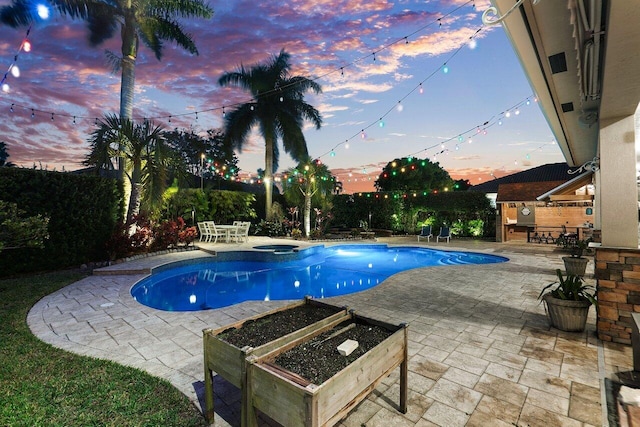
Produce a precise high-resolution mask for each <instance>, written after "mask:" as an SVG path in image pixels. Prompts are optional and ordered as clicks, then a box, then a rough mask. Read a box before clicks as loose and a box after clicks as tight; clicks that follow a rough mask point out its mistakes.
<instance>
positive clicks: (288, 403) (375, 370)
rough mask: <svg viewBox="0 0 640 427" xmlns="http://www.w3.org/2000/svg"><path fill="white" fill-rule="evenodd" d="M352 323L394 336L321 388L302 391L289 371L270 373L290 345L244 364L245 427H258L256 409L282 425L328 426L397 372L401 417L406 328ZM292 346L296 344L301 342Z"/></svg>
mask: <svg viewBox="0 0 640 427" xmlns="http://www.w3.org/2000/svg"><path fill="white" fill-rule="evenodd" d="M354 317H357V318H358V319H359V320H361V321H365V322H370V324H375V325H378V326H382V327H384V328H386V329H389V330H392V331H395V332H394V333H393V334H392V335H391V336H389V337H387V338H386V339H384V340H383V341H381V342H380V343H379V344H378V345H376V346H375V347H374V348H372V349H371V350H369V351H368V352H367V353H365V354H363V355H362V356H360V357H359V358H358V359H356V360H355V361H353V362H352V363H351V364H349V365H348V366H347V367H345V368H344V369H343V370H341V371H340V372H338V373H337V374H335V375H334V376H333V377H331V378H329V379H328V380H327V381H325V382H324V383H322V384H320V385H316V384H309V385H306V386H305V385H304V383H301V381H299V380H298V379H297V378H295V379H294V380H292V379H291V375H295V374H293V373H291V372H289V371H288V370H286V369H284V368H282V367H277V368H276V369H274V368H273V364H272V360H273V359H274V358H275V357H276V356H277V355H279V354H281V353H283V352H285V351H287V350H288V348H290V347H292V346H293V345H292V344H293V343H290V344H288V345H286V346H285V347H286V348H285V347H282V348H279V349H277V350H274V351H273V352H271V353H269V354H266V355H264V356H261V357H256V356H251V357H249V358H248V361H249V365H248V367H247V390H248V391H247V394H248V397H249V399H250V401H249V403H248V405H249V407H248V408H247V413H248V418H247V421H248V425H249V426H256V425H257V418H256V415H255V410H256V409H258V410H260V411H262V412H264V413H265V414H266V415H268V416H269V417H271V418H272V419H274V420H275V421H277V422H279V423H281V424H282V425H304V426H313V427H315V426H324V425H333V424H335V423H337V422H338V421H339V420H340V419H342V418H343V417H344V416H345V415H346V414H347V413H348V412H349V411H350V410H351V409H353V408H354V407H355V406H356V405H357V404H358V403H359V402H360V401H362V400H363V399H364V398H366V396H367V395H369V393H371V392H372V391H373V390H374V389H375V388H376V386H377V385H378V384H379V383H380V382H381V381H382V380H383V379H384V378H386V377H387V376H388V375H389V374H390V373H391V372H392V371H393V370H394V369H395V368H397V367H398V366H400V371H401V372H400V404H399V410H400V411H401V412H403V413H406V411H407V394H408V391H407V389H408V384H407V373H408V369H407V366H408V365H407V363H408V359H407V357H408V356H407V354H408V353H407V346H408V341H407V340H408V328H407V325H406V324H402V325H399V326H398V325H391V324H389V323H385V322H380V321H377V320H374V319H368V318H365V317H362V316H358V315H354ZM297 341H298V343H300V342H302V341H304V340H297ZM296 345H297V344H296ZM296 377H297V375H296Z"/></svg>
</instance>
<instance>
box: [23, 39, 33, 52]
mask: <svg viewBox="0 0 640 427" xmlns="http://www.w3.org/2000/svg"><path fill="white" fill-rule="evenodd" d="M22 50H24V51H25V52H31V42H30V41H29V40H26V39H25V41H23V42H22Z"/></svg>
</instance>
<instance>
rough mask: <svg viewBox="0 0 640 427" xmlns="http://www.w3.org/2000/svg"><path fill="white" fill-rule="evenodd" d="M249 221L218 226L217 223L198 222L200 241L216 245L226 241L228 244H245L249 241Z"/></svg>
mask: <svg viewBox="0 0 640 427" xmlns="http://www.w3.org/2000/svg"><path fill="white" fill-rule="evenodd" d="M250 227H251V222H249V221H233V224H216V223H215V221H202V222H198V231H199V232H200V241H201V242H206V243H216V242H217V241H218V239H224V242H226V243H244V242H247V241H249V228H250Z"/></svg>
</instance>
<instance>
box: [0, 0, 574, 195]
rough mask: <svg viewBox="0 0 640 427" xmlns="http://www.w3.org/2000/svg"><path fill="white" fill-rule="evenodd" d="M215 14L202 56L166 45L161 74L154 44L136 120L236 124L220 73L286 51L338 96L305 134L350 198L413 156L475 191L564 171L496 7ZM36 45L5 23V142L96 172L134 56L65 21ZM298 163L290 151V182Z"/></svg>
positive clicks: (1, 109)
mask: <svg viewBox="0 0 640 427" xmlns="http://www.w3.org/2000/svg"><path fill="white" fill-rule="evenodd" d="M6 4H9V2H8V1H6V0H0V6H1V5H6ZM209 4H210V6H211V7H212V8H213V10H214V16H213V18H212V19H211V20H206V21H205V20H195V19H194V20H189V21H184V28H185V30H186V32H188V33H189V34H191V35H192V36H193V38H194V39H195V42H196V45H197V47H198V50H199V53H200V55H199V56H191V55H190V54H188V53H187V52H185V51H183V50H181V49H179V48H176V47H175V46H173V45H169V44H167V45H166V46H165V50H164V56H163V58H162V61H157V60H156V59H155V57H154V56H153V54H152V53H151V52H150V51H149V50H148V49H147V48H146V47H145V46H142V45H141V47H140V51H139V56H138V60H137V66H136V94H135V99H134V119H136V120H142V119H143V118H150V119H152V120H153V121H154V123H156V124H162V125H164V126H165V127H167V128H169V129H172V128H179V129H182V128H186V129H193V130H194V131H196V132H202V133H204V132H205V131H206V130H207V129H211V128H218V127H221V126H222V114H223V108H224V111H230V109H232V108H233V105H234V104H237V103H241V102H245V101H248V100H249V98H248V96H247V94H246V93H244V92H242V91H241V90H240V89H237V88H220V87H219V86H218V85H217V81H218V78H219V77H220V75H221V74H222V73H224V72H226V71H233V70H235V69H236V68H237V67H238V66H239V65H240V64H244V65H245V66H251V65H254V64H256V63H259V62H264V61H265V60H267V59H268V58H269V57H270V56H271V55H276V54H278V52H279V51H280V50H281V49H285V50H286V51H287V52H289V53H290V54H291V61H292V64H293V70H292V72H293V74H298V75H305V76H307V77H309V78H312V79H314V80H315V81H316V82H317V83H318V84H320V85H321V86H322V88H323V92H322V93H321V94H319V95H313V94H308V95H307V96H306V98H305V99H306V101H307V102H308V103H310V104H312V105H313V106H315V107H316V108H318V110H320V112H321V113H322V116H323V120H324V124H323V126H322V128H321V129H320V130H316V129H314V128H312V127H311V126H308V128H306V129H305V137H306V139H307V145H308V147H309V152H310V155H311V156H312V157H314V158H319V159H320V160H321V161H322V162H324V163H325V164H326V165H327V166H328V167H329V168H330V169H331V170H332V171H333V173H334V175H336V176H337V177H338V179H339V180H340V181H342V182H343V185H344V190H345V192H346V193H352V192H357V191H373V182H374V180H375V179H376V177H377V176H378V174H379V173H380V171H381V169H382V167H384V166H385V165H386V164H387V163H388V162H389V161H391V160H393V159H394V158H399V157H406V156H413V157H417V158H429V159H431V160H432V161H434V160H435V161H437V162H439V163H440V165H441V166H442V167H443V168H444V169H446V170H447V171H448V172H449V174H450V175H451V176H452V177H453V178H455V179H459V178H464V179H469V180H470V181H471V182H472V183H473V184H477V183H480V182H484V181H486V180H489V179H492V174H493V176H497V177H499V176H503V175H505V174H507V173H512V172H515V171H519V170H522V169H528V168H530V167H534V166H538V165H540V164H545V163H554V162H560V161H563V160H564V159H563V157H562V155H561V153H560V150H559V148H558V146H557V145H556V144H555V143H554V141H553V135H552V134H551V131H550V130H549V127H548V125H547V124H546V121H545V119H544V117H543V115H542V113H541V111H540V108H539V107H538V105H537V104H536V102H535V96H534V94H533V92H532V90H531V87H530V86H529V84H528V82H527V79H526V77H525V75H524V73H523V72H522V69H521V67H520V64H519V62H518V59H517V57H516V56H515V54H514V53H513V50H512V48H511V45H510V44H509V42H508V40H507V37H506V35H505V33H504V31H503V29H502V27H501V26H500V25H498V26H493V27H483V25H482V20H481V15H482V12H483V11H484V10H486V9H487V8H488V7H489V6H490V4H489V2H488V1H487V0H476V1H475V2H474V1H466V0H443V1H434V0H431V1H425V0H422V1H413V0H398V1H395V2H393V1H387V0H316V1H308V0H291V1H288V2H272V1H269V2H267V1H263V2H256V1H255V0H252V1H249V0H235V1H219V0H212V1H210V2H209ZM25 35H26V28H23V29H13V28H10V27H5V26H0V67H4V70H3V71H2V72H3V73H4V72H6V71H8V70H9V67H11V66H12V64H13V65H17V66H18V68H19V70H20V76H19V77H17V78H16V77H14V76H13V75H11V74H10V73H8V74H7V78H6V83H7V84H8V85H9V91H8V92H6V93H4V92H0V114H1V117H2V120H1V121H0V140H1V141H5V142H6V143H7V147H8V151H9V154H10V158H9V160H10V161H12V162H13V163H15V164H17V165H19V166H24V167H32V166H33V165H34V164H36V166H37V167H40V165H42V167H43V168H45V167H46V168H48V169H50V170H51V169H56V170H62V169H63V168H64V169H65V170H74V169H78V168H81V167H82V165H81V164H80V162H81V161H82V159H83V157H84V156H85V155H86V154H87V152H88V147H89V144H88V142H87V139H88V138H89V135H90V133H91V131H92V130H94V129H95V125H94V122H95V119H96V118H101V117H103V116H104V115H105V114H117V113H118V111H119V95H120V75H119V73H118V74H112V73H111V72H110V69H109V66H108V65H107V61H106V55H105V50H110V51H112V52H114V53H119V51H120V49H119V39H118V38H115V39H112V40H110V41H109V42H108V43H107V44H105V45H104V46H100V47H98V48H92V47H90V46H89V44H88V41H87V31H86V29H85V24H84V23H83V22H81V21H71V20H70V19H68V18H65V17H62V16H58V15H55V14H54V15H52V16H51V17H50V19H48V20H47V21H44V22H37V23H34V25H33V26H32V28H31V31H30V34H29V37H28V39H29V41H30V42H31V44H32V50H31V52H28V53H27V52H24V51H20V50H19V49H20V46H21V44H22V42H23V40H24V38H25ZM16 55H17V60H16V59H15V58H16ZM12 110H13V111H12ZM32 113H33V117H32ZM196 113H197V114H196ZM169 116H171V117H170V121H169ZM380 119H382V120H380ZM74 122H75V123H74ZM238 157H239V164H238V166H239V167H240V168H241V169H242V172H241V174H240V178H241V179H248V178H249V177H250V176H255V174H256V170H257V169H258V168H263V167H264V143H263V141H262V140H261V138H260V137H259V135H258V134H257V133H255V134H252V136H251V140H250V141H249V143H248V144H247V146H246V147H245V149H244V150H243V152H242V153H238ZM294 165H295V163H294V162H293V161H292V160H291V159H290V158H289V157H288V156H287V155H286V154H285V153H284V150H281V158H280V170H279V172H283V171H284V170H285V169H287V168H288V167H291V166H294Z"/></svg>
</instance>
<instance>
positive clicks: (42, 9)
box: [36, 4, 49, 19]
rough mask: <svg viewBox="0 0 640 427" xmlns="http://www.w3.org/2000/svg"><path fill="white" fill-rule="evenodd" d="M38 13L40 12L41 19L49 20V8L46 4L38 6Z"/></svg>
mask: <svg viewBox="0 0 640 427" xmlns="http://www.w3.org/2000/svg"><path fill="white" fill-rule="evenodd" d="M36 11H37V12H38V16H39V17H40V19H49V8H48V7H47V6H45V5H44V4H39V5H38V6H36Z"/></svg>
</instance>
